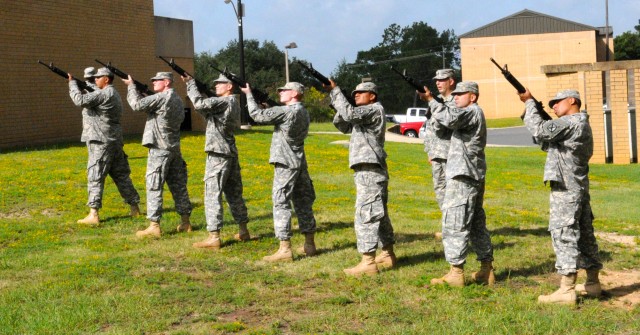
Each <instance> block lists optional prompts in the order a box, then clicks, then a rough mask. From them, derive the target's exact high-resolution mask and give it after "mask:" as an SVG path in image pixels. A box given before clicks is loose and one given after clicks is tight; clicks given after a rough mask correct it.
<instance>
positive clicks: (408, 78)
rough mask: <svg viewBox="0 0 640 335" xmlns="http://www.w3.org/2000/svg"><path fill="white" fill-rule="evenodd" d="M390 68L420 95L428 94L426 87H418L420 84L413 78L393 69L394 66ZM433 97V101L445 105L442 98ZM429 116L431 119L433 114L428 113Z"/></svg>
mask: <svg viewBox="0 0 640 335" xmlns="http://www.w3.org/2000/svg"><path fill="white" fill-rule="evenodd" d="M390 68H391V71H393V72H395V73H397V74H398V75H399V76H400V77H402V79H404V81H406V82H407V83H408V84H409V85H411V87H413V88H415V89H416V91H418V92H420V93H426V91H425V90H424V86H420V85H418V83H416V81H415V80H414V79H413V78H411V77H409V76H407V75H406V74H404V73H402V72H400V71H398V70H397V69H396V68H395V67H393V65H391V66H390ZM431 96H432V97H433V99H434V100H435V101H437V102H439V103H441V104H442V103H444V100H442V98H440V97H438V96H436V95H433V94H432V95H431ZM428 114H429V115H428V116H427V118H430V117H431V116H430V115H431V113H428Z"/></svg>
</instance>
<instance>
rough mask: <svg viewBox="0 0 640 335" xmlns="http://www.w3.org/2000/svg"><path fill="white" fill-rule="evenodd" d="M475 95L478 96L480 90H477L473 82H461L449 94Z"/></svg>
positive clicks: (476, 84) (476, 85)
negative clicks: (469, 93) (468, 93)
mask: <svg viewBox="0 0 640 335" xmlns="http://www.w3.org/2000/svg"><path fill="white" fill-rule="evenodd" d="M467 92H471V93H475V94H479V93H480V90H479V89H478V83H476V82H474V81H461V82H459V83H458V85H456V89H455V90H453V92H451V94H453V95H455V94H462V93H467Z"/></svg>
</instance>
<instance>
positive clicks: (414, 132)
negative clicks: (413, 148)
mask: <svg viewBox="0 0 640 335" xmlns="http://www.w3.org/2000/svg"><path fill="white" fill-rule="evenodd" d="M404 136H409V137H414V138H418V133H416V131H415V130H407V131H405V132H404Z"/></svg>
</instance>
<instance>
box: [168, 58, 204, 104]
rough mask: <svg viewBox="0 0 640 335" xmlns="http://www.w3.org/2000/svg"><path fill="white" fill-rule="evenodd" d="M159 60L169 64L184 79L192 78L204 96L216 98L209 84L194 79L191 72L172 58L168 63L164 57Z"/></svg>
mask: <svg viewBox="0 0 640 335" xmlns="http://www.w3.org/2000/svg"><path fill="white" fill-rule="evenodd" d="M158 58H160V59H162V60H163V61H164V62H165V63H167V65H169V67H171V69H173V71H176V73H177V74H179V75H180V76H182V77H191V78H193V80H195V81H196V87H197V88H198V91H199V92H200V93H202V94H205V95H206V96H208V97H215V96H216V92H215V91H214V90H212V89H210V88H209V87H208V86H207V84H205V83H203V82H201V81H200V80H198V79H196V78H194V77H193V76H192V75H190V74H189V72H187V71H185V70H184V69H183V68H181V67H180V66H179V65H178V64H176V62H175V61H174V60H173V58H171V60H170V61H168V60H167V59H166V58H164V57H162V56H158Z"/></svg>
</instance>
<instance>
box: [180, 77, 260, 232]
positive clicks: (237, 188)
mask: <svg viewBox="0 0 640 335" xmlns="http://www.w3.org/2000/svg"><path fill="white" fill-rule="evenodd" d="M187 93H188V94H189V98H190V99H191V101H192V102H193V106H194V107H195V109H196V111H197V112H198V113H200V114H201V115H202V116H203V117H204V118H205V119H206V120H207V132H206V135H207V136H206V142H205V146H204V150H205V151H206V152H207V162H206V166H205V171H204V185H205V191H204V210H205V216H206V219H207V230H208V231H210V232H213V231H218V230H220V229H222V219H223V207H222V194H223V193H224V196H225V198H226V199H227V203H228V204H229V209H230V210H231V215H233V218H234V220H235V221H236V223H238V224H244V223H247V222H249V217H248V216H247V206H246V205H245V202H244V199H243V198H242V176H241V174H240V163H239V161H238V148H237V147H236V138H235V136H234V131H235V130H236V129H238V128H240V103H239V102H238V100H237V98H236V97H235V96H233V95H230V96H226V97H212V98H204V97H203V96H202V95H201V94H200V92H199V91H198V88H197V87H196V83H195V80H193V79H191V80H189V81H188V82H187Z"/></svg>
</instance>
